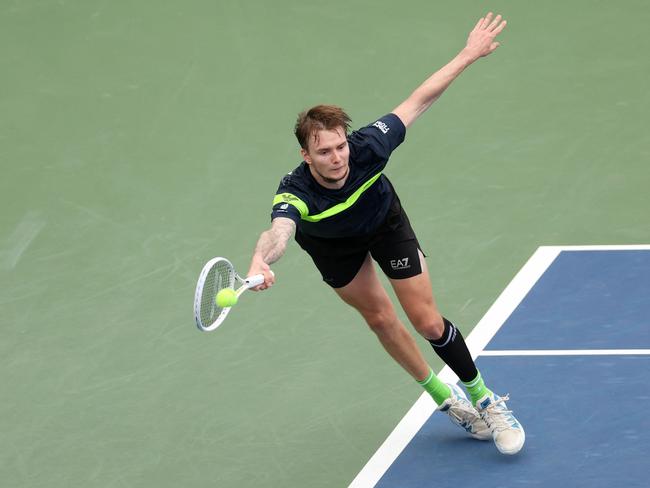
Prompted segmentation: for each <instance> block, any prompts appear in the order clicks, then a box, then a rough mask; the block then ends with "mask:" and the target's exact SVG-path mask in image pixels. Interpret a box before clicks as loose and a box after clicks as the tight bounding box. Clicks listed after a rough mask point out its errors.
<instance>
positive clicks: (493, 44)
mask: <svg viewBox="0 0 650 488" xmlns="http://www.w3.org/2000/svg"><path fill="white" fill-rule="evenodd" d="M500 45H501V43H500V42H493V43H492V44H490V52H491V53H493V52H494V51H495V50H496V48H498V47H499V46H500Z"/></svg>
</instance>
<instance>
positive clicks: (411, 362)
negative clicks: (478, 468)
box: [335, 255, 490, 439]
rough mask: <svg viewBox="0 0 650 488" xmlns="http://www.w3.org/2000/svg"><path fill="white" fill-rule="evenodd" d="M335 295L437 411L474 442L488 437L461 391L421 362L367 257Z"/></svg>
mask: <svg viewBox="0 0 650 488" xmlns="http://www.w3.org/2000/svg"><path fill="white" fill-rule="evenodd" d="M335 291H336V293H337V294H338V295H339V296H340V297H341V298H342V299H343V300H344V301H345V302H346V303H348V304H349V305H351V306H352V307H354V308H356V309H357V310H358V311H359V312H360V313H361V315H362V316H363V318H364V319H365V320H366V322H367V323H368V325H369V326H370V328H371V329H372V331H373V332H375V334H377V337H378V338H379V340H380V341H381V343H382V345H383V346H384V348H385V349H386V350H387V351H388V353H389V354H390V355H391V356H392V357H393V358H394V359H395V360H396V361H397V362H398V363H400V364H401V365H402V366H403V367H404V368H405V369H406V370H407V371H409V373H411V375H412V376H413V377H414V378H415V379H416V380H417V381H418V383H420V384H421V385H422V386H423V387H424V389H425V390H426V391H428V392H429V393H430V394H431V396H432V397H433V399H434V400H435V402H436V403H437V404H438V405H439V407H438V409H439V410H441V411H444V412H445V413H447V414H448V415H449V417H450V419H451V420H452V422H454V423H455V424H457V425H459V426H460V427H462V428H463V429H464V430H466V431H467V432H468V433H469V434H470V435H472V436H473V437H475V438H477V439H487V438H489V437H490V432H489V429H488V428H487V426H486V424H485V422H483V421H482V420H481V418H480V417H479V416H478V414H477V412H476V410H475V409H474V408H473V407H472V406H471V404H470V403H469V401H468V400H467V398H466V397H465V395H464V393H463V392H462V390H461V389H460V388H459V387H458V386H456V385H445V384H444V383H443V382H441V381H440V380H439V379H438V377H437V376H436V375H435V374H434V372H433V370H432V369H431V368H430V366H429V365H428V364H427V363H426V362H425V360H424V358H423V357H422V354H421V352H420V349H419V348H418V346H417V344H416V343H415V341H414V339H413V337H412V336H411V334H410V333H409V332H408V330H407V329H406V328H405V327H404V325H403V324H402V322H401V321H400V320H399V319H398V318H397V315H396V314H395V309H394V307H393V304H392V303H391V301H390V298H389V297H388V295H387V293H386V290H384V287H383V286H382V285H381V282H380V281H379V278H378V276H377V273H376V272H375V268H374V265H373V263H372V260H371V259H370V255H368V256H367V257H366V259H365V261H364V262H363V265H362V266H361V269H360V270H359V272H358V273H357V275H356V276H355V278H354V279H353V280H352V281H351V282H350V283H349V284H348V285H346V286H344V287H342V288H335Z"/></svg>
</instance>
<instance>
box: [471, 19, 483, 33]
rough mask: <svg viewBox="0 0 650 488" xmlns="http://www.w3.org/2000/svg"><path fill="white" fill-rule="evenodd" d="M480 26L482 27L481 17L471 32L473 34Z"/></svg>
mask: <svg viewBox="0 0 650 488" xmlns="http://www.w3.org/2000/svg"><path fill="white" fill-rule="evenodd" d="M482 25H483V17H481V18H480V19H478V22H477V23H476V25H475V26H474V28H473V29H472V32H474V31H475V30H476V29H480V27H481V26H482Z"/></svg>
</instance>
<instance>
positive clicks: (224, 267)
mask: <svg viewBox="0 0 650 488" xmlns="http://www.w3.org/2000/svg"><path fill="white" fill-rule="evenodd" d="M234 282H235V273H234V270H233V269H232V267H231V266H230V265H229V263H227V262H226V261H218V262H216V263H215V264H214V266H212V268H211V269H210V271H209V272H208V274H207V275H206V277H205V283H204V285H203V293H202V295H201V309H200V315H201V322H202V323H203V324H204V325H206V326H207V325H209V324H212V323H213V322H214V321H215V320H216V319H217V318H218V317H219V315H220V314H221V311H222V310H223V308H221V307H219V306H218V305H217V303H216V300H215V298H216V296H217V293H219V291H220V290H223V289H224V288H232V287H233V285H234Z"/></svg>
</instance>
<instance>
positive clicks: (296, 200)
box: [271, 173, 307, 225]
mask: <svg viewBox="0 0 650 488" xmlns="http://www.w3.org/2000/svg"><path fill="white" fill-rule="evenodd" d="M293 186H294V185H292V184H291V173H289V174H288V175H286V176H285V177H284V178H282V181H281V182H280V186H278V191H277V192H276V194H275V197H274V198H273V208H272V210H271V220H273V219H275V218H276V217H285V218H288V219H291V220H293V221H294V222H295V223H296V225H298V224H299V223H300V218H301V215H302V214H303V212H304V213H307V205H306V204H305V202H304V201H303V200H302V199H301V198H300V196H299V195H300V192H298V191H296V188H293Z"/></svg>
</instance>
